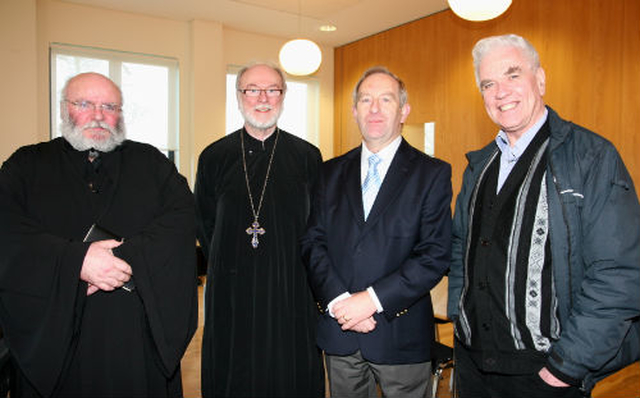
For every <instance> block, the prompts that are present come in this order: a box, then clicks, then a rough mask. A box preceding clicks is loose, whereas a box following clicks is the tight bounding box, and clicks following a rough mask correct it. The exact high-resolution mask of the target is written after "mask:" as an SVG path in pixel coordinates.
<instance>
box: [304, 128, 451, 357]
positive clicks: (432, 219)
mask: <svg viewBox="0 0 640 398" xmlns="http://www.w3.org/2000/svg"><path fill="white" fill-rule="evenodd" d="M361 152H362V148H361V147H358V148H355V149H353V150H352V151H350V152H348V153H347V154H345V155H343V156H340V157H337V158H335V159H332V160H330V161H328V162H326V163H324V164H323V165H322V169H321V173H320V177H319V180H318V182H317V184H316V188H315V195H314V203H313V204H312V209H311V216H310V219H309V227H308V229H307V232H306V234H305V236H304V237H303V239H302V250H303V256H304V259H305V264H306V266H307V271H308V277H309V282H310V284H311V288H312V290H313V292H314V295H315V297H316V299H317V300H318V308H319V309H320V311H321V312H322V313H323V315H322V316H321V317H320V319H319V322H318V346H319V347H320V348H322V349H323V350H325V352H326V353H328V354H332V355H348V354H353V353H355V352H356V351H357V350H360V351H361V353H362V355H363V356H364V358H365V359H367V360H369V361H371V362H374V363H382V364H405V363H417V362H424V361H428V360H429V359H430V345H431V341H432V339H433V330H434V327H433V310H432V307H431V297H430V296H429V291H430V290H431V288H433V287H434V286H435V285H436V284H437V283H438V281H439V280H440V279H441V277H442V275H443V273H444V272H445V271H446V270H447V268H448V267H449V257H450V251H451V247H450V240H451V207H450V204H451V167H450V166H449V165H448V164H447V163H445V162H443V161H441V160H438V159H435V158H432V157H429V156H427V155H425V154H424V153H422V152H420V151H418V150H417V149H415V148H413V147H412V146H410V145H409V144H408V143H407V142H406V141H405V140H404V139H403V140H402V143H401V144H400V147H399V148H398V151H397V152H396V155H395V157H394V158H393V161H392V163H391V165H390V167H389V169H388V171H387V175H386V177H385V179H384V181H383V183H382V186H381V187H380V191H379V192H378V196H377V197H376V200H375V202H374V204H373V207H372V209H371V212H370V214H369V218H368V219H367V221H366V222H365V221H364V212H363V208H362V191H361V187H360V181H361V179H360V156H361ZM369 286H373V289H374V290H375V292H376V294H377V296H378V298H379V299H380V302H381V304H382V307H383V308H384V311H383V312H382V313H380V314H375V315H374V316H375V319H376V321H377V325H376V328H375V330H374V331H372V332H371V333H368V334H361V333H356V332H351V331H347V332H343V331H342V330H341V329H340V325H339V324H338V323H337V321H336V320H335V319H333V318H332V317H331V316H330V315H329V313H328V311H326V313H325V309H326V308H327V304H328V303H329V302H330V301H331V300H333V299H334V298H336V297H337V296H338V295H340V294H342V293H344V292H346V291H349V292H351V293H355V292H358V291H362V290H365V289H367V287H369Z"/></svg>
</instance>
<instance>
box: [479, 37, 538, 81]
mask: <svg viewBox="0 0 640 398" xmlns="http://www.w3.org/2000/svg"><path fill="white" fill-rule="evenodd" d="M498 47H515V48H517V49H519V50H520V52H521V53H522V55H524V56H525V58H527V59H528V60H529V66H530V67H531V70H533V71H536V70H537V69H538V68H539V67H540V56H539V55H538V52H537V51H536V49H535V48H534V47H533V45H532V44H531V43H529V42H528V41H527V39H525V38H524V37H522V36H518V35H515V34H508V35H502V36H491V37H486V38H484V39H481V40H480V41H478V42H477V43H476V45H475V46H474V47H473V50H472V51H471V55H473V69H474V71H475V75H476V84H477V85H478V88H480V64H481V63H482V60H483V59H484V57H485V56H486V55H487V54H489V53H490V52H491V51H493V50H494V49H496V48H498Z"/></svg>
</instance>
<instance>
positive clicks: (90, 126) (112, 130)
mask: <svg viewBox="0 0 640 398" xmlns="http://www.w3.org/2000/svg"><path fill="white" fill-rule="evenodd" d="M77 128H78V129H80V130H86V129H95V128H101V129H104V130H107V131H108V132H109V133H110V134H118V131H117V130H116V129H115V128H113V127H111V126H110V125H109V124H108V123H106V122H101V121H98V120H92V121H90V122H89V123H85V124H83V125H82V126H78V127H77Z"/></svg>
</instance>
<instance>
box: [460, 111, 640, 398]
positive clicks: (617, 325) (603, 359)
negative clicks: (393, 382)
mask: <svg viewBox="0 0 640 398" xmlns="http://www.w3.org/2000/svg"><path fill="white" fill-rule="evenodd" d="M547 109H548V111H549V114H548V119H547V120H548V123H549V128H550V138H549V147H548V151H549V152H548V164H547V166H546V168H547V170H546V179H547V187H548V198H547V200H548V205H549V225H550V226H549V239H550V245H551V257H552V262H551V263H552V269H553V276H554V283H555V287H556V294H557V300H558V309H557V311H558V317H559V320H560V325H561V334H560V338H559V339H558V340H556V341H554V342H553V343H552V345H551V348H550V350H549V351H548V352H547V354H548V355H547V364H546V366H547V368H548V369H549V370H550V371H551V372H552V373H553V374H554V375H555V376H556V377H558V378H559V379H561V380H563V381H565V382H567V383H570V384H573V385H578V386H580V387H581V388H582V389H583V390H584V391H590V390H591V389H592V388H593V386H594V385H595V382H596V381H598V380H600V379H602V378H604V377H606V376H607V375H609V374H611V373H613V372H615V371H617V370H619V369H621V368H622V367H624V366H626V365H628V364H630V363H632V362H634V361H636V360H638V359H640V204H639V203H638V197H637V194H636V190H635V187H634V185H633V181H632V180H631V176H630V175H629V173H628V171H627V169H626V167H625V165H624V163H623V161H622V159H621V158H620V155H619V154H618V152H617V150H616V149H615V147H614V146H613V145H612V144H611V143H610V142H609V141H607V140H606V139H604V138H603V137H601V136H599V135H597V134H595V133H593V132H591V131H589V130H587V129H585V128H583V127H580V126H578V125H576V124H573V123H571V122H569V121H565V120H563V119H561V118H560V117H559V116H558V114H557V113H556V112H555V111H553V109H551V108H549V107H547ZM496 151H499V149H498V147H497V145H496V144H495V142H491V143H490V144H489V145H487V146H486V147H484V148H482V149H480V150H479V151H475V152H470V153H468V154H467V159H468V161H469V165H468V166H467V168H466V170H465V172H464V175H463V181H462V188H461V191H460V194H459V195H458V198H457V201H456V210H455V215H454V220H453V240H452V245H453V247H452V263H451V269H450V272H449V303H448V313H449V317H450V318H451V319H453V320H454V322H455V324H456V330H457V329H458V328H459V327H460V324H459V322H461V321H462V320H463V319H464V318H465V316H460V315H461V313H460V312H461V311H464V308H463V307H462V303H463V301H464V294H465V291H466V289H467V285H468V282H469V281H468V278H467V275H468V274H467V268H468V267H469V266H471V265H470V264H468V262H467V258H468V253H469V247H468V244H469V235H470V232H469V220H471V219H472V218H473V214H470V212H473V209H474V208H475V203H471V201H472V196H473V195H472V194H473V192H474V190H475V187H476V184H477V183H478V181H479V178H480V173H481V171H482V170H483V169H484V168H485V166H486V165H487V162H489V161H490V159H491V158H492V157H493V155H494V154H495V153H496ZM463 315H466V316H467V317H468V315H469V314H463ZM456 335H458V334H457V331H456Z"/></svg>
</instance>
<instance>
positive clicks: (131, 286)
mask: <svg viewBox="0 0 640 398" xmlns="http://www.w3.org/2000/svg"><path fill="white" fill-rule="evenodd" d="M109 239H114V240H117V241H119V242H122V241H123V240H124V239H122V237H120V236H118V235H116V234H114V233H112V232H111V231H108V230H106V229H104V228H102V227H101V226H99V225H97V224H93V225H92V226H91V228H89V230H88V231H87V234H86V235H85V236H84V239H83V240H82V241H83V242H87V243H93V242H98V241H101V240H109ZM121 287H122V288H123V289H124V290H126V291H128V292H132V291H134V290H135V289H136V285H135V283H134V282H133V277H131V279H129V281H128V282H126V283H125V284H124V285H122V286H121Z"/></svg>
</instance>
